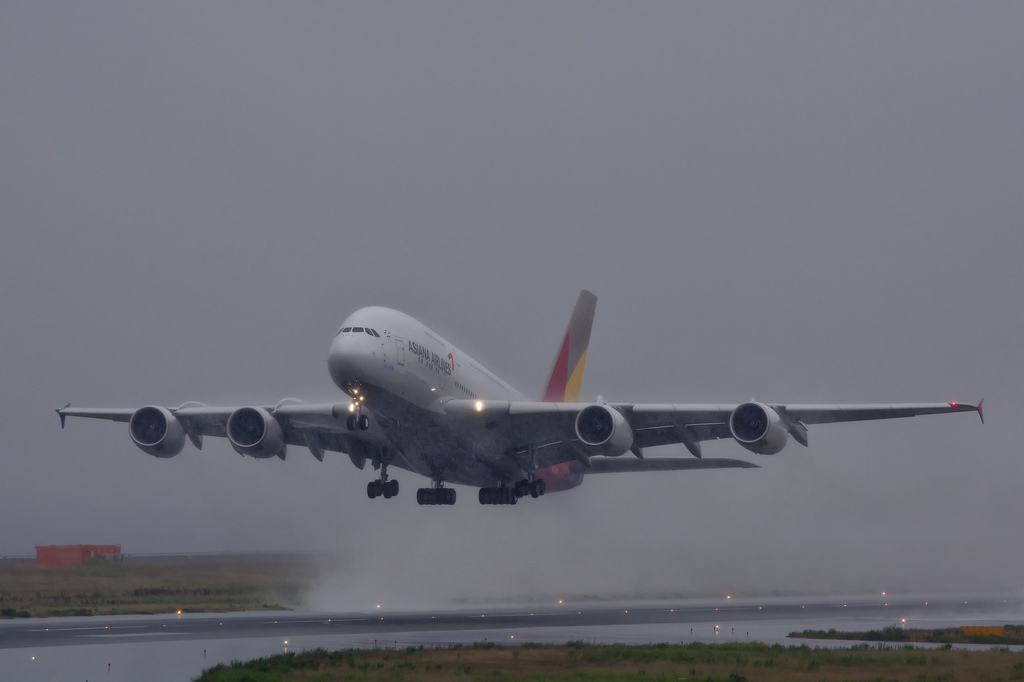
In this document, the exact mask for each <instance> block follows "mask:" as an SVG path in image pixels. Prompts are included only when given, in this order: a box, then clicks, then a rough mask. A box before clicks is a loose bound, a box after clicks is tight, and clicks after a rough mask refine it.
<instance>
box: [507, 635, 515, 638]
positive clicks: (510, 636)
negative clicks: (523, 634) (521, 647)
mask: <svg viewBox="0 0 1024 682" xmlns="http://www.w3.org/2000/svg"><path fill="white" fill-rule="evenodd" d="M508 638H509V639H515V638H516V636H515V635H509V636H508Z"/></svg>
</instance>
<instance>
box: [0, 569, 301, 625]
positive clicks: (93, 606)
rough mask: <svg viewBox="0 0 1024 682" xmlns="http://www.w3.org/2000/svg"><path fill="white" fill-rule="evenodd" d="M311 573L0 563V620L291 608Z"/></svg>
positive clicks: (280, 570) (279, 570)
mask: <svg viewBox="0 0 1024 682" xmlns="http://www.w3.org/2000/svg"><path fill="white" fill-rule="evenodd" d="M312 570H313V568H312V565H311V562H310V561H309V560H308V559H305V558H303V557H295V556H281V557H277V556H266V557H257V558H255V559H252V558H246V559H225V560H218V561H209V560H207V561H199V562H194V563H183V562H176V563H155V562H148V561H147V562H133V561H130V560H129V561H123V562H120V561H118V562H113V561H99V562H94V563H87V564H85V565H83V566H59V567H58V566H53V567H46V566H36V565H35V564H32V563H17V564H4V565H0V617H6V618H19V617H20V618H28V617H46V616H88V615H101V614H125V613H174V612H176V611H179V610H181V611H184V612H188V611H208V612H217V611H242V610H254V609H279V608H291V607H294V606H296V605H297V604H298V601H299V598H300V597H301V590H302V586H303V584H304V583H305V582H306V581H307V580H308V578H309V576H310V574H311V572H312Z"/></svg>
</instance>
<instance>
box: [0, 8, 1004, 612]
mask: <svg viewBox="0 0 1024 682" xmlns="http://www.w3.org/2000/svg"><path fill="white" fill-rule="evenodd" d="M1022 26H1024V5H1022V4H1020V3H963V4H947V3H939V2H920V3H817V2H814V3H791V2H790V3H770V4H769V3H764V4H761V3H744V4H732V3H700V4H688V3H674V2H673V3H655V2H650V3H642V4H640V3H629V4H626V3H591V2H586V3H584V2H571V3H568V2H567V3H548V2H541V3H531V2H517V3H408V4H398V3H344V4H342V3H320V4H304V5H295V4H287V5H284V4H276V3H227V2H224V3H173V4H170V5H164V4H160V5H154V4H152V3H144V4H138V3H107V2H93V3H73V2H67V3H56V4H55V3H44V4H39V3H5V4H4V5H3V6H2V7H0V225H2V228H0V229H2V232H0V238H2V242H0V314H2V322H0V325H2V326H0V329H2V346H0V347H2V351H3V352H2V353H0V382H2V386H3V389H2V393H0V399H2V401H3V402H2V405H0V424H2V433H3V437H2V440H0V453H2V474H0V518H3V519H4V524H3V532H2V534H0V554H7V555H12V554H30V553H32V552H33V546H34V545H36V544H50V543H80V542H82V543H84V542H97V543H107V542H120V543H122V545H123V547H124V549H125V551H127V552H178V551H212V550H219V549H229V550H251V549H274V550H277V549H303V550H325V551H333V552H339V553H340V554H341V555H342V556H343V557H344V560H345V561H346V562H347V563H346V569H345V571H344V572H343V573H342V574H341V575H340V576H335V577H334V578H332V579H330V580H327V581H325V583H324V584H322V585H320V586H319V588H318V590H317V591H316V592H315V595H314V597H313V598H312V600H313V601H314V602H315V603H316V604H317V605H335V604H353V605H359V604H362V603H363V602H367V603H369V602H373V601H375V600H376V601H380V600H381V599H385V598H389V599H391V600H392V601H398V600H399V599H401V600H405V602H407V603H416V602H420V601H422V602H426V601H430V600H443V599H446V598H449V597H453V596H457V595H468V596H472V597H477V598H501V597H508V596H519V595H524V594H555V593H561V592H564V593H566V594H568V593H591V594H598V593H603V594H612V593H615V594H623V593H631V592H643V593H651V592H656V591H664V592H685V591H706V592H714V591H716V590H722V591H735V592H738V593H743V592H754V591H772V590H844V591H845V590H861V589H863V590H875V589H878V590H882V589H889V590H897V589H913V588H917V589H936V590H951V589H988V588H1013V589H1019V588H1022V587H1024V585H1021V579H1020V575H1019V566H1020V565H1021V563H1022V560H1024V547H1022V545H1021V542H1020V521H1021V505H1020V491H1021V487H1022V483H1024V476H1022V473H1024V468H1022V465H1021V455H1022V452H1021V446H1020V438H1019V437H1018V436H1016V435H1015V434H1016V431H1017V427H1016V426H1015V424H1017V417H1015V416H1014V415H1019V414H1020V412H1021V409H1022V407H1024V406H1022V401H1021V385H1022V378H1024V377H1022V374H1024V372H1022V362H1021V339H1022V337H1024V333H1022V332H1024V316H1022V314H1021V309H1022V306H1021V303H1020V297H1021V293H1022V290H1024V275H1022V274H1021V265H1020V261H1021V256H1022V255H1024V248H1022V247H1024V230H1022V218H1021V216H1022V215H1024V191H1022V190H1024V127H1022V123H1021V122H1022V121H1024V43H1022V41H1021V39H1020V36H1021V27H1022ZM584 287H585V288H588V289H590V290H592V291H594V292H595V293H596V294H597V296H598V308H597V319H596V322H595V326H594V331H593V336H592V340H591V346H590V352H589V355H588V366H587V374H586V376H585V378H584V380H583V394H584V396H586V397H587V398H595V397H596V396H597V395H599V394H600V395H602V396H604V397H605V398H607V399H609V400H620V401H648V402H653V401H669V400H671V401H674V402H718V401H722V402H725V401H739V400H745V399H748V398H751V397H756V398H758V399H762V400H770V401H790V402H815V401H820V402H866V401H880V402H896V401H942V400H977V399H978V398H981V397H984V398H986V399H987V401H986V405H987V407H988V410H987V416H988V417H989V420H988V421H989V423H988V424H986V425H985V426H981V425H980V424H979V423H978V420H977V419H976V418H975V417H973V416H971V415H952V416H949V417H923V418H918V419H913V420H907V421H899V422H890V423H879V424H870V423H869V424H852V425H836V426H820V427H814V428H812V429H811V433H810V441H811V447H810V448H809V449H806V450H805V449H804V448H802V447H800V446H799V445H796V444H791V445H790V447H788V448H787V449H786V450H784V451H783V452H782V453H781V454H779V455H777V456H775V457H762V458H757V457H755V456H753V455H749V453H746V451H744V450H742V449H741V448H740V447H739V446H738V445H736V444H735V443H732V442H720V443H710V444H708V445H707V447H706V449H705V452H706V455H708V456H721V457H747V458H749V459H752V460H755V461H757V462H758V463H759V464H761V465H763V467H764V468H763V469H761V470H752V471H723V472H695V473H669V474H650V475H624V476H618V477H615V476H609V477H603V478H601V477H596V476H595V477H592V478H590V479H588V480H587V481H586V483H585V484H584V486H583V487H581V488H578V489H576V490H574V491H572V492H569V493H566V494H562V495H551V496H548V497H546V498H544V499H542V500H540V501H539V502H534V501H532V500H529V501H527V503H524V504H521V505H518V506H517V507H515V508H480V507H479V506H478V505H477V504H476V503H475V500H474V499H473V498H474V495H473V494H472V491H470V490H468V489H460V491H459V492H460V496H461V497H460V503H459V504H458V505H457V506H456V507H455V508H453V509H426V510H422V509H420V508H418V507H417V506H416V505H415V499H414V496H413V495H412V494H411V491H412V490H413V489H414V488H415V487H416V486H418V485H420V484H421V482H420V481H419V480H417V477H415V476H413V475H412V474H408V473H405V474H402V475H400V476H398V478H399V479H400V480H401V481H402V483H403V485H404V488H403V490H404V491H407V492H406V493H404V494H403V495H401V496H400V497H399V498H397V499H396V500H393V501H391V502H390V503H388V502H384V501H381V500H375V501H372V502H371V501H370V500H367V499H366V496H365V485H366V482H367V480H368V479H369V474H368V473H367V472H360V471H358V470H356V469H355V468H353V467H352V465H351V463H349V461H348V459H347V458H346V457H344V456H341V455H335V456H329V457H328V459H327V460H326V461H325V462H324V463H322V464H321V463H318V462H316V461H315V460H314V459H313V457H312V456H310V455H309V454H308V453H306V452H304V451H301V450H299V449H293V450H292V451H291V453H290V456H289V459H288V461H287V462H280V461H278V460H274V461H255V460H252V459H243V458H241V457H239V456H237V455H236V454H234V453H233V452H232V451H231V450H230V448H229V447H228V446H227V444H226V443H224V442H210V441H208V443H207V446H206V448H205V449H204V450H203V451H202V452H197V451H196V450H194V449H192V448H191V447H188V448H186V450H185V451H184V452H183V453H182V454H181V455H179V456H178V457H177V458H175V459H171V460H156V459H154V458H151V457H149V456H147V455H145V454H143V453H142V452H141V451H139V450H137V449H136V448H135V447H134V446H133V445H132V444H131V442H130V441H129V438H128V434H127V428H126V427H125V426H123V425H116V424H110V423H104V422H88V421H83V420H76V421H72V422H69V424H68V428H67V430H65V431H61V430H60V428H59V424H58V420H57V417H56V416H55V415H54V414H53V409H54V408H55V407H58V406H59V405H62V404H64V403H65V402H68V401H71V402H72V403H73V404H75V405H80V406H137V405H143V404H153V403H156V404H166V405H178V404H180V403H181V402H183V401H185V400H202V401H204V402H208V403H228V404H245V403H254V404H263V403H273V402H276V401H277V400H278V399H280V398H282V397H285V396H302V397H310V398H323V397H330V396H337V395H338V391H337V390H336V389H335V388H334V387H333V385H332V384H331V382H330V380H329V377H328V376H327V371H326V364H325V356H326V351H327V346H328V343H329V341H330V339H331V337H332V335H333V333H334V331H335V330H336V328H337V326H338V323H339V322H340V321H341V320H342V319H343V318H344V317H345V316H346V315H347V314H348V313H350V312H351V311H352V310H354V309H356V308H358V307H362V306H364V305H370V304H380V305H387V306H391V307H395V308H398V309H401V310H403V311H405V312H408V313H410V314H412V315H413V316H415V317H417V318H419V319H421V320H423V321H425V322H426V323H427V324H429V325H430V326H432V327H433V328H435V329H436V330H437V331H439V332H440V333H442V334H444V335H446V336H447V337H448V338H449V339H451V340H452V341H454V342H455V343H456V344H458V345H460V346H461V347H462V348H463V349H464V350H466V351H467V352H469V353H471V354H472V355H474V356H475V357H476V358H478V359H479V360H481V361H482V362H484V363H485V364H487V365H488V366H489V367H491V368H492V369H493V370H494V371H496V372H497V373H498V374H499V375H501V376H502V377H504V378H506V379H507V380H509V381H510V382H512V383H513V384H514V385H516V386H518V387H519V388H521V389H523V390H525V391H527V392H537V393H538V394H539V392H540V390H541V388H542V383H543V381H544V378H545V377H544V375H545V373H546V372H547V370H548V369H549V367H550V364H551V361H552V359H553V356H554V353H555V350H556V349H557V345H558V343H559V341H560V338H559V337H560V335H561V333H562V331H563V328H564V325H565V322H566V320H567V318H568V315H569V311H570V308H571V306H572V304H573V301H574V300H575V296H576V294H577V292H578V290H579V289H581V288H584ZM680 450H681V448H680ZM651 454H665V455H677V454H682V453H681V452H679V451H676V450H674V449H672V448H664V449H662V451H661V452H656V453H651Z"/></svg>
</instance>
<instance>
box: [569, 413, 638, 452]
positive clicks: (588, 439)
mask: <svg viewBox="0 0 1024 682" xmlns="http://www.w3.org/2000/svg"><path fill="white" fill-rule="evenodd" d="M576 437H577V438H579V439H580V442H581V443H583V444H584V445H586V446H587V447H588V448H590V449H591V450H592V451H593V453H594V454H595V455H605V456H608V457H618V456H619V455H624V454H626V453H627V452H629V449H630V448H631V447H633V429H631V428H630V427H629V422H627V421H626V418H625V417H623V416H622V413H621V412H619V411H618V410H615V409H612V408H611V407H608V406H607V405H588V406H587V407H584V408H583V409H582V410H580V412H579V414H577V415H576Z"/></svg>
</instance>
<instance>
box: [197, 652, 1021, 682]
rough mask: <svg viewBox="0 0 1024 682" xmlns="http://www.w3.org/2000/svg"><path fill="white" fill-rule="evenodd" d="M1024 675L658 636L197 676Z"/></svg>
mask: <svg viewBox="0 0 1024 682" xmlns="http://www.w3.org/2000/svg"><path fill="white" fill-rule="evenodd" d="M652 679H653V680H679V679H687V680H709V681H714V682H718V681H720V682H741V681H743V680H747V681H749V682H755V681H765V682H775V681H782V680H793V681H796V682H801V681H804V680H807V681H817V680H826V681H828V680H922V681H926V680H962V681H965V682H971V681H974V680H979V681H981V680H984V681H992V680H1021V679H1024V656H1022V655H1021V654H1013V653H1008V652H1006V651H1005V650H997V649H993V650H989V651H962V650H958V651H954V650H936V649H917V648H914V647H912V646H910V647H909V648H903V647H899V648H891V647H886V648H883V647H882V646H876V647H871V646H869V645H860V646H856V647H853V648H850V649H818V648H814V649H812V648H810V647H808V646H806V645H803V646H788V647H784V646H781V645H773V646H762V645H760V644H754V643H732V644H702V643H692V644H680V645H670V644H657V645H647V646H624V645H607V646H601V645H588V644H583V643H580V642H570V643H568V644H565V645H562V646H539V645H529V644H527V645H523V646H518V647H504V646H495V647H454V648H445V649H423V648H422V647H420V648H413V647H410V648H408V649H404V650H399V651H393V650H355V649H347V650H341V651H325V650H323V649H317V650H314V651H308V652H303V653H298V654H293V653H289V654H279V655H276V656H270V657H267V658H260V659H257V660H254V661H249V662H246V663H241V662H235V663H232V664H230V665H218V666H215V667H213V668H210V669H209V670H206V671H204V672H203V674H202V676H201V677H199V678H198V682H243V681H246V682H313V681H316V682H328V681H330V680H371V681H373V680H389V681H395V680H428V681H433V682H446V681H453V682H456V681H457V682H470V681H473V680H500V681H505V680H556V681H560V680H587V681H588V682H602V681H604V680H652Z"/></svg>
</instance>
